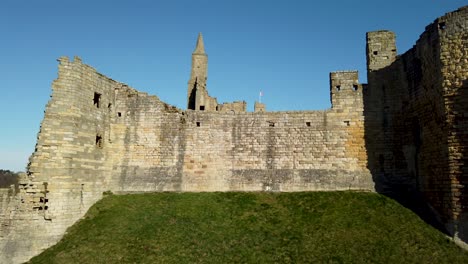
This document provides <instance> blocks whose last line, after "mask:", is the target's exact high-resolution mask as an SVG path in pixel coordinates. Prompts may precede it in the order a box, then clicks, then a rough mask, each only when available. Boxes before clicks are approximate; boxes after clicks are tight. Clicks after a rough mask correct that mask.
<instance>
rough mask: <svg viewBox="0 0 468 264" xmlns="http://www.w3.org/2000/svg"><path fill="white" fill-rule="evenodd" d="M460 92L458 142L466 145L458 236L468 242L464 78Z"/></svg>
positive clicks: (467, 109)
mask: <svg viewBox="0 0 468 264" xmlns="http://www.w3.org/2000/svg"><path fill="white" fill-rule="evenodd" d="M459 92H460V94H459V97H460V101H459V102H458V104H456V105H455V111H456V112H458V113H464V115H463V116H461V120H460V121H459V123H458V125H459V129H460V131H459V133H458V134H457V136H458V142H461V143H462V144H463V146H464V147H463V148H462V153H461V161H462V165H461V168H460V169H461V175H460V178H459V179H458V180H459V181H460V184H461V185H462V186H463V187H461V188H460V192H461V197H460V204H461V205H462V206H461V210H462V211H461V214H460V219H459V223H458V237H459V238H460V239H461V240H462V241H464V242H465V243H468V206H467V205H468V166H467V165H468V146H467V145H468V135H467V131H466V128H467V127H468V117H467V116H466V114H467V113H468V80H463V86H462V87H461V88H460V89H459Z"/></svg>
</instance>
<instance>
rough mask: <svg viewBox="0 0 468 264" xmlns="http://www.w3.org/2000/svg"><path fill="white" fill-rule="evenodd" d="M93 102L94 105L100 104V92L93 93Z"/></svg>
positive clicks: (98, 105)
mask: <svg viewBox="0 0 468 264" xmlns="http://www.w3.org/2000/svg"><path fill="white" fill-rule="evenodd" d="M93 103H94V106H96V107H97V108H99V107H100V106H101V105H100V104H101V94H100V93H94V98H93Z"/></svg>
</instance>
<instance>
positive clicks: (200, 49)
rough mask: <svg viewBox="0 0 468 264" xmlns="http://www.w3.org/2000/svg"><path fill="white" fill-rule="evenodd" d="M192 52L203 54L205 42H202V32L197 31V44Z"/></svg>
mask: <svg viewBox="0 0 468 264" xmlns="http://www.w3.org/2000/svg"><path fill="white" fill-rule="evenodd" d="M193 54H205V44H204V43H203V36H202V33H201V32H200V33H198V39H197V46H196V47H195V50H194V51H193Z"/></svg>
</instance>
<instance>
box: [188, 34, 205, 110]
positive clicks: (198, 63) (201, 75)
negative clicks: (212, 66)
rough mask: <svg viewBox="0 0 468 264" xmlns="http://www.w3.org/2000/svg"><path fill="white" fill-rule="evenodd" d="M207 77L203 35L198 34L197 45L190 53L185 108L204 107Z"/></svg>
mask: <svg viewBox="0 0 468 264" xmlns="http://www.w3.org/2000/svg"><path fill="white" fill-rule="evenodd" d="M207 78H208V56H207V55H206V53H205V45H204V43H203V36H202V34H201V33H199V34H198V39H197V46H196V47H195V50H194V51H193V53H192V70H191V73H190V80H189V82H188V91H187V109H193V110H200V106H202V108H204V109H205V107H207V106H208V104H207V103H205V97H207V96H208V95H207V93H208V92H207V91H206V79H207ZM197 98H198V99H197Z"/></svg>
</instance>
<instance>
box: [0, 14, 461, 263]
mask: <svg viewBox="0 0 468 264" xmlns="http://www.w3.org/2000/svg"><path fill="white" fill-rule="evenodd" d="M467 21H468V7H463V8H460V9H459V10H457V11H454V12H452V13H449V14H446V15H445V16H443V17H440V18H438V19H436V20H435V21H434V23H432V24H431V25H429V26H428V27H427V28H426V31H425V32H424V33H423V34H422V35H421V37H420V38H419V40H418V41H417V43H416V45H415V46H414V47H413V48H412V49H410V50H409V51H407V52H406V53H404V54H402V55H397V51H396V48H395V47H396V46H395V36H394V34H393V33H392V32H389V31H375V32H369V33H368V34H367V64H368V84H359V83H358V73H357V72H356V71H338V72H332V73H330V88H329V89H330V99H331V102H332V108H330V109H327V110H323V111H296V112H268V111H266V110H265V105H263V104H260V103H256V104H255V109H256V110H255V112H253V113H250V112H246V103H245V102H243V101H240V102H233V103H224V104H219V103H218V102H217V100H216V98H214V97H210V96H209V94H208V90H207V65H208V60H207V55H206V53H205V49H204V44H203V38H202V36H201V35H200V36H199V38H198V41H197V45H196V48H195V51H194V53H193V55H192V71H191V75H190V79H189V82H188V91H187V108H188V110H180V109H177V108H175V107H173V106H170V105H168V104H166V103H164V102H162V101H160V100H159V99H158V98H157V97H156V96H150V95H148V94H146V93H142V92H139V91H137V90H135V89H133V88H131V87H129V86H127V85H126V84H123V83H120V82H117V81H114V80H112V79H110V78H108V77H106V76H104V75H102V74H100V73H98V72H97V71H96V70H95V69H93V68H92V67H90V66H88V65H86V64H84V63H82V61H81V60H80V59H79V58H78V57H75V59H74V60H73V61H71V60H69V59H68V58H67V57H62V58H60V59H59V72H58V78H57V79H56V80H55V81H54V82H53V84H52V97H51V99H50V101H49V103H48V104H47V107H46V111H45V116H44V120H43V121H42V125H41V129H40V132H39V134H38V141H37V145H36V150H35V152H34V154H33V155H32V156H31V158H30V163H29V166H28V172H27V174H25V175H23V176H22V178H21V181H20V184H19V186H16V188H13V187H12V188H11V189H0V251H1V254H0V263H20V262H24V261H26V260H28V259H29V258H31V257H32V256H34V255H36V254H38V253H40V252H41V251H42V250H44V249H46V248H47V247H50V246H51V245H53V244H55V243H56V242H57V241H58V240H59V239H60V238H61V237H62V236H63V234H64V232H65V230H66V228H68V227H69V226H70V225H72V224H73V223H74V222H76V221H77V220H78V219H79V218H80V217H81V216H83V215H84V213H85V212H86V211H87V210H88V208H89V207H90V206H91V205H93V204H94V203H95V202H96V201H97V200H99V199H101V197H102V193H103V192H105V191H112V192H115V193H119V192H155V191H193V192H197V191H317V190H364V191H375V190H377V191H381V190H394V189H395V188H394V186H398V190H403V191H404V192H415V193H421V195H422V196H423V197H424V199H425V200H426V201H427V202H428V203H429V204H430V205H431V206H432V208H433V209H434V213H435V214H436V215H438V217H439V218H440V220H441V221H442V222H443V223H444V224H445V225H446V227H447V229H448V231H449V232H450V233H451V234H452V235H453V236H454V237H456V238H457V239H461V240H463V241H465V242H467V241H468V230H467V229H468V210H467V209H468V191H467V189H466V188H467V187H466V186H467V184H468V168H467V166H466V165H467V159H468V153H467V149H468V147H467V145H468V135H467V134H468V89H467V88H468V87H467V86H468V83H467V77H468V72H467V69H468V65H467V64H468V60H467V57H468V56H467V55H468V48H467V39H468V37H467Z"/></svg>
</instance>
